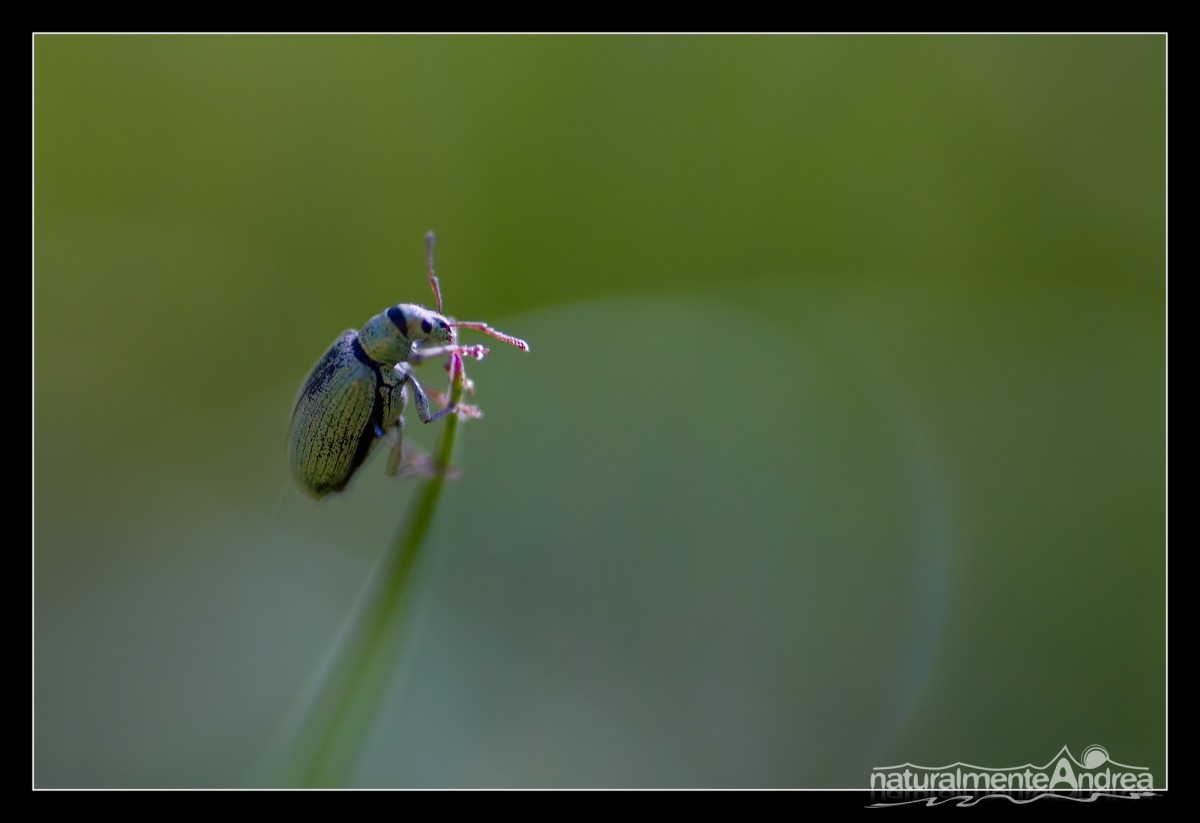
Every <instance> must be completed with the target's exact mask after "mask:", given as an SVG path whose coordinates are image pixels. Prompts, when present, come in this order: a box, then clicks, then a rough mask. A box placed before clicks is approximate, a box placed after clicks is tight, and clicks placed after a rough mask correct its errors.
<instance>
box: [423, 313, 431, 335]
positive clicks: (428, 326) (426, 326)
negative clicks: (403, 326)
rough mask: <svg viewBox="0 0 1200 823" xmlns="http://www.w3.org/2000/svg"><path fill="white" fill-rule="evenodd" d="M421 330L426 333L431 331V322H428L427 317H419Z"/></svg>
mask: <svg viewBox="0 0 1200 823" xmlns="http://www.w3.org/2000/svg"><path fill="white" fill-rule="evenodd" d="M421 331H423V332H425V333H426V334H429V333H430V332H431V331H433V324H432V323H430V322H429V318H427V317H422V318H421Z"/></svg>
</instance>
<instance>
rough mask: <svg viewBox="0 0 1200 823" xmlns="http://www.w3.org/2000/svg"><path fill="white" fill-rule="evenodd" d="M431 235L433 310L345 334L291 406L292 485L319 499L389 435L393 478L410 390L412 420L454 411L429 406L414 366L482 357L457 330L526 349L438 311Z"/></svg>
mask: <svg viewBox="0 0 1200 823" xmlns="http://www.w3.org/2000/svg"><path fill="white" fill-rule="evenodd" d="M433 244H434V236H433V232H429V233H428V234H427V235H425V247H426V260H427V263H428V268H429V286H430V288H432V289H433V295H434V298H435V300H436V304H437V311H430V310H429V309H427V308H425V307H424V306H418V305H417V304H415V303H400V304H397V305H395V306H392V307H391V308H388V309H386V310H384V311H383V312H381V313H380V314H377V315H375V316H374V317H372V318H371V319H370V320H368V321H367V323H366V325H364V326H363V327H362V328H361V329H359V330H358V331H354V330H353V329H347V330H346V331H345V332H343V333H342V334H341V336H340V337H338V339H337V340H334V341H333V345H331V346H330V347H329V349H328V351H326V352H325V354H324V355H322V356H321V359H320V360H318V361H317V364H316V365H315V366H313V369H312V371H311V372H309V374H308V377H307V378H305V380H304V385H302V386H301V387H300V393H299V394H298V395H297V396H296V405H295V407H294V408H293V409H292V421H291V424H290V425H289V426H288V435H287V451H288V463H289V464H290V466H291V470H292V476H293V477H294V478H295V479H296V483H297V484H298V485H299V486H300V488H301V489H303V490H304V491H305V493H307V494H308V495H309V496H311V497H314V498H321V497H324V496H325V495H327V494H329V493H330V492H336V491H341V490H342V489H344V488H346V484H347V483H349V482H350V478H351V477H353V475H354V472H355V471H357V470H358V467H359V466H361V465H362V464H363V461H365V460H366V459H367V457H368V456H369V455H370V454H371V452H372V451H373V450H374V448H375V446H376V445H377V444H378V443H379V441H380V440H383V439H385V438H387V437H389V436H392V433H393V432H394V433H395V434H394V443H393V444H392V450H391V455H390V456H389V458H388V463H387V473H388V474H389V475H394V474H396V473H397V471H398V469H399V467H400V463H401V459H402V456H403V449H404V407H405V405H406V404H407V402H408V394H407V387H408V386H409V385H411V386H412V389H413V395H414V397H415V399H416V405H417V415H418V416H419V417H420V418H421V421H422V422H424V423H432V422H433V421H435V420H439V419H441V418H442V417H444V416H445V415H447V414H449V413H450V412H452V411H454V410H455V407H454V406H446V407H445V408H442V409H440V410H439V411H437V412H431V411H430V409H429V397H428V395H426V393H425V390H424V389H423V388H422V387H421V384H420V383H419V382H418V381H417V378H416V375H415V374H414V373H413V366H415V365H417V364H419V363H421V362H422V361H425V360H429V359H432V358H435V357H442V356H445V355H450V354H459V355H461V356H464V357H474V358H475V359H477V360H482V359H483V358H484V356H485V355H487V353H488V350H487V348H485V347H484V346H478V345H476V346H459V345H458V335H457V330H458V329H474V330H476V331H480V332H483V333H484V334H487V335H490V336H491V337H494V338H496V339H497V340H503V341H504V342H505V343H511V344H512V345H514V346H516V347H517V348H519V349H521V350H522V351H529V344H528V343H526V342H525V341H524V340H521V339H520V338H518V337H513V336H511V335H507V334H504V333H503V332H500V331H497V330H496V329H493V328H492V327H491V326H489V325H488V324H487V323H479V322H463V321H457V320H454V319H452V318H449V317H446V316H445V315H444V314H442V292H441V288H440V286H439V284H438V279H437V276H436V275H435V274H434V273H433Z"/></svg>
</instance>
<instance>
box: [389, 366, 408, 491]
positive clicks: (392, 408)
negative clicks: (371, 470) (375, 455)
mask: <svg viewBox="0 0 1200 823" xmlns="http://www.w3.org/2000/svg"><path fill="white" fill-rule="evenodd" d="M407 403H408V393H407V392H406V391H405V389H404V379H401V380H400V382H399V383H397V384H396V385H395V386H393V387H392V390H391V402H390V403H388V404H387V405H386V406H385V411H386V412H387V415H388V417H385V418H384V420H388V418H389V417H390V418H391V419H393V420H395V421H396V427H395V429H393V430H392V432H391V433H389V434H388V435H387V436H386V439H390V440H391V441H392V448H391V450H390V451H389V452H388V459H387V467H386V468H385V470H384V471H385V473H386V474H387V476H388V477H394V476H395V475H396V474H397V473H398V472H399V471H400V461H401V460H403V459H404V406H405V405H406V404H407Z"/></svg>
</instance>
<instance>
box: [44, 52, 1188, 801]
mask: <svg viewBox="0 0 1200 823" xmlns="http://www.w3.org/2000/svg"><path fill="white" fill-rule="evenodd" d="M34 50H35V54H34V70H35V88H34V91H35V99H34V106H35V114H34V128H35V134H34V150H35V161H34V174H35V179H34V198H35V200H34V208H35V210H34V216H35V243H34V253H35V272H34V275H35V276H34V323H35V328H34V368H35V385H34V404H35V406H34V425H35V430H34V526H35V566H34V572H35V587H34V593H35V597H36V604H35V615H34V617H35V634H34V639H35V668H34V676H35V691H34V698H35V710H34V721H35V739H34V743H35V759H34V772H35V777H34V780H35V784H36V785H39V786H130V785H132V786H162V785H171V786H175V785H178V786H193V785H246V784H256V783H257V782H260V781H262V780H264V779H265V778H263V777H262V775H263V774H268V773H269V772H270V768H269V766H270V764H269V763H264V760H269V755H266V756H264V755H263V754H262V753H263V752H269V747H268V745H267V744H268V740H269V738H270V736H271V734H272V732H273V731H274V730H275V729H276V728H278V726H279V723H280V722H281V720H282V718H283V716H284V714H285V713H286V711H287V709H288V707H289V705H290V704H291V703H292V701H293V700H294V699H295V698H296V696H297V695H298V694H299V693H300V691H301V689H302V688H303V686H304V684H305V682H306V680H307V679H308V678H309V676H310V675H311V674H312V672H313V671H314V670H315V669H316V667H317V665H318V662H319V660H320V658H321V656H322V654H323V653H324V651H325V649H326V648H327V646H328V644H329V642H330V640H331V638H332V636H333V634H334V632H335V631H336V628H337V626H338V625H339V622H340V621H341V619H342V618H343V617H344V615H345V614H346V612H347V610H348V609H349V606H350V604H351V602H352V601H353V598H354V596H355V594H356V592H357V591H358V589H359V587H360V586H361V584H362V582H363V580H364V579H365V577H366V574H367V572H368V570H369V568H370V567H371V564H372V563H373V562H374V560H375V559H376V558H377V557H378V555H379V553H380V552H382V551H383V548H384V546H385V544H386V542H387V540H388V539H389V537H390V535H391V534H392V532H393V531H394V530H395V529H396V527H397V525H398V523H399V520H400V519H401V517H402V516H403V513H404V510H405V505H406V503H407V501H408V500H409V498H410V496H411V493H412V485H411V484H406V483H404V482H395V481H389V480H388V479H386V478H384V477H383V476H382V466H381V465H378V464H377V463H371V464H369V465H367V466H366V467H365V468H364V469H363V470H362V473H361V476H360V477H359V478H358V479H357V480H356V482H355V484H354V486H353V487H352V489H351V492H350V493H349V494H347V495H345V496H343V497H341V498H338V499H335V500H331V501H328V502H327V503H324V504H313V503H311V502H310V501H307V500H306V499H303V498H302V497H300V496H299V495H298V494H297V493H296V492H295V491H294V490H293V489H292V488H291V487H290V486H289V484H288V480H287V477H286V472H285V467H284V465H283V437H284V429H285V427H286V423H287V416H288V412H289V410H290V402H291V399H292V397H293V394H294V392H295V390H296V387H298V385H299V383H300V381H301V379H302V378H303V376H304V374H305V373H306V371H307V369H308V368H310V367H311V365H312V363H313V362H314V361H315V360H316V358H317V357H318V356H319V354H320V353H321V351H322V350H323V349H324V347H325V346H326V345H328V343H329V342H330V341H331V340H332V339H333V338H334V336H336V335H337V334H338V333H339V332H340V331H342V330H343V329H344V328H347V327H357V326H359V325H361V324H362V323H363V322H364V321H365V320H366V319H367V318H368V317H370V316H371V315H372V314H374V313H376V312H378V311H380V310H381V309H382V308H383V307H385V306H387V305H389V304H391V303H395V302H404V301H419V302H427V301H428V300H429V294H428V290H427V286H426V284H425V280H424V271H423V259H422V246H421V243H422V235H423V233H424V231H425V230H426V229H429V228H433V229H435V230H437V232H438V235H439V241H440V242H439V251H438V254H439V257H438V266H439V273H440V274H441V277H442V284H443V289H444V291H445V295H446V301H447V309H448V311H450V312H452V313H454V314H456V315H457V316H460V317H469V318H470V319H485V320H488V321H490V322H493V323H494V324H496V325H498V326H500V327H501V328H504V329H506V330H508V331H512V332H514V333H517V334H521V335H522V336H526V337H528V338H529V339H530V340H531V342H532V343H533V351H532V352H531V353H530V354H529V355H521V354H520V353H518V352H515V351H513V350H511V349H507V347H504V348H503V349H502V348H501V347H500V346H497V347H496V350H495V351H494V352H493V355H492V356H491V357H490V358H489V360H488V361H486V362H484V363H482V364H479V365H477V366H475V367H474V368H473V369H472V372H471V373H472V376H473V377H474V378H475V379H476V381H477V383H478V385H479V395H478V397H477V400H478V402H479V403H480V404H481V405H482V406H483V407H484V409H485V411H486V413H487V416H486V417H485V418H484V419H483V420H482V421H479V422H473V423H471V424H470V425H468V426H467V427H466V428H465V431H464V433H463V434H464V440H465V442H464V446H463V449H462V451H461V452H460V455H459V458H460V464H461V467H462V471H463V477H462V480H461V481H460V482H459V483H458V484H456V485H455V486H453V487H451V488H449V489H448V490H447V493H446V495H445V499H444V508H443V510H442V511H441V513H440V515H439V521H438V525H437V526H436V527H435V534H434V536H433V538H432V540H431V542H430V544H429V545H428V546H427V547H426V552H425V559H424V563H423V566H422V568H421V569H420V571H419V574H418V585H419V589H420V590H419V592H418V596H417V601H418V604H419V605H418V608H417V610H416V612H415V613H414V617H413V622H412V635H411V640H410V644H409V647H408V648H407V649H406V650H405V652H404V655H403V659H404V661H405V663H404V666H403V671H402V672H400V673H399V676H398V678H397V689H396V692H395V694H394V695H393V696H392V697H391V699H390V701H389V704H388V706H387V709H386V711H385V712H384V714H383V716H382V717H381V719H380V725H379V729H378V732H377V735H376V736H375V739H374V740H373V742H372V744H371V746H370V747H369V748H368V750H367V751H365V752H364V753H363V759H362V764H361V766H360V769H359V772H358V776H357V778H356V782H357V784H360V785H414V786H421V785H431V786H475V785H488V786H492V785H495V786H514V785H516V786H563V785H566V786H593V785H601V786H613V785H616V786H621V785H630V786H633V785H636V786H643V785H649V786H655V785H665V786H726V785H729V786H846V787H853V786H865V785H866V783H867V779H868V777H869V772H870V769H871V768H872V767H873V766H882V765H889V764H891V763H895V762H903V761H911V762H914V763H922V764H929V765H938V764H942V763H948V762H953V761H956V760H962V761H966V762H972V763H978V764H982V765H990V766H998V767H1003V766H1011V765H1019V764H1022V763H1025V762H1030V761H1032V762H1041V761H1042V760H1044V759H1046V758H1048V757H1049V756H1050V755H1052V754H1054V753H1055V752H1057V751H1058V749H1059V748H1060V747H1061V746H1062V745H1064V744H1065V745H1067V746H1069V747H1070V748H1071V749H1072V751H1074V752H1075V753H1076V754H1079V752H1081V751H1082V749H1084V748H1085V747H1086V746H1088V745H1090V744H1100V745H1103V746H1105V748H1106V749H1107V750H1108V751H1109V753H1110V754H1111V755H1112V757H1113V758H1114V759H1115V760H1117V761H1120V762H1123V763H1131V764H1135V765H1144V766H1149V767H1150V768H1151V769H1152V770H1153V771H1154V774H1155V777H1156V782H1158V783H1159V784H1160V785H1161V784H1162V783H1163V781H1164V779H1165V771H1164V769H1165V754H1164V745H1165V730H1164V718H1165V675H1164V672H1165V640H1164V628H1165V619H1164V615H1165V551H1164V541H1165V530H1164V510H1165V488H1164V486H1165V483H1164V477H1165V448H1164V442H1165V423H1164V421H1165V401H1164V385H1165V383H1164V381H1165V357H1164V342H1165V323H1164V317H1165V277H1164V267H1165V256H1164V236H1165V205H1164V203H1165V152H1164V146H1165V117H1164V111H1165V105H1164V104H1165V88H1164V72H1165V46H1164V41H1163V38H1161V37H1152V36H1138V37H1087V36H1074V37H1044V36H1043V37H470V38H467V37H457V38H456V37H274V36H242V37H86V36H55V37H37V38H35V41H34ZM427 369H428V372H427V376H428V377H429V379H431V380H433V381H434V382H435V383H436V382H437V380H438V378H437V376H436V374H437V373H436V370H435V369H434V368H433V367H427ZM414 423H415V420H414ZM414 427H415V426H410V428H414ZM431 434H432V433H431V432H429V431H428V430H426V431H417V432H416V434H415V437H416V439H418V440H420V441H421V442H423V443H424V444H426V446H428V444H430V443H431V442H432V437H431Z"/></svg>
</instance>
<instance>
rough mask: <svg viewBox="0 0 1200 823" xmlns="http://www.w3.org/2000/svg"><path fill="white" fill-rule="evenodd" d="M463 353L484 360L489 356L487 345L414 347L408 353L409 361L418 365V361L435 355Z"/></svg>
mask: <svg viewBox="0 0 1200 823" xmlns="http://www.w3.org/2000/svg"><path fill="white" fill-rule="evenodd" d="M456 353H457V354H461V355H462V356H463V357H474V358H475V359H476V360H482V359H483V358H485V357H487V353H488V348H487V346H478V345H477V346H434V347H433V348H430V349H421V348H414V349H413V350H412V351H410V352H409V353H408V362H409V363H412V364H413V365H416V364H417V363H421V362H424V361H426V360H432V359H433V358H435V357H442V356H444V355H447V354H456Z"/></svg>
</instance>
